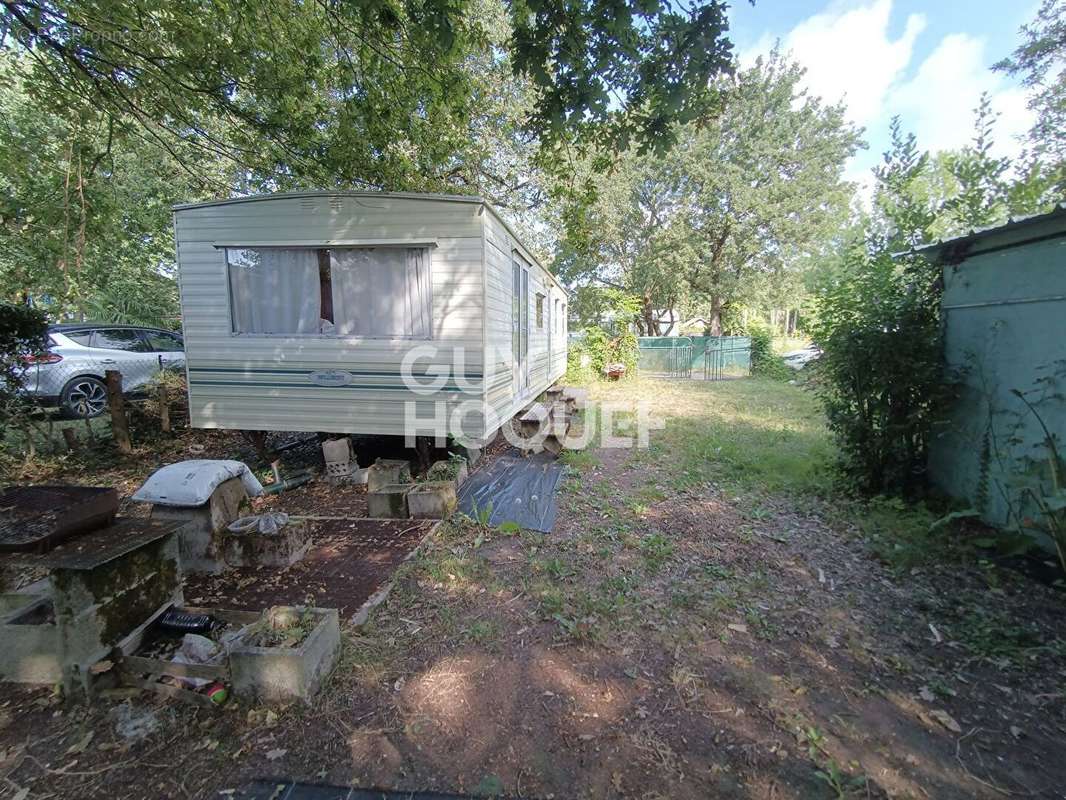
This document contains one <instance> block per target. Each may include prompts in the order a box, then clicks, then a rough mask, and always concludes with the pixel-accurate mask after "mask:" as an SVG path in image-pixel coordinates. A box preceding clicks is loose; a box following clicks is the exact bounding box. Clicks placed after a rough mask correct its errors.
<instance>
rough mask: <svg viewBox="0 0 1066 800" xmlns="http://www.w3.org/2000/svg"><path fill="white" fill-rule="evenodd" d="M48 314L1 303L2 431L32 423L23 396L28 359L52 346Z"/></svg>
mask: <svg viewBox="0 0 1066 800" xmlns="http://www.w3.org/2000/svg"><path fill="white" fill-rule="evenodd" d="M47 331H48V323H47V320H46V319H45V316H44V312H42V311H38V310H37V309H35V308H30V307H29V306H15V305H8V304H6V303H5V304H0V430H4V429H6V428H8V427H11V426H15V427H21V426H23V425H25V424H27V422H28V414H29V412H30V410H31V406H30V403H29V402H28V401H27V400H26V398H25V397H24V396H23V395H21V394H20V393H19V389H20V388H21V386H22V379H23V374H24V373H25V370H26V365H25V363H24V361H23V359H25V358H26V357H27V356H31V355H33V354H35V353H39V352H41V351H42V350H44V349H45V347H47V345H48V337H47Z"/></svg>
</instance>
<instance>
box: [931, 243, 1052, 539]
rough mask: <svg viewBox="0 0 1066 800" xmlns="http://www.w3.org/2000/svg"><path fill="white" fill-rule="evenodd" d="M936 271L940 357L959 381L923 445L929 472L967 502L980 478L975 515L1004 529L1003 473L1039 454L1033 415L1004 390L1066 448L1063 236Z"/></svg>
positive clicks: (1030, 463)
mask: <svg viewBox="0 0 1066 800" xmlns="http://www.w3.org/2000/svg"><path fill="white" fill-rule="evenodd" d="M996 244H997V242H996V240H995V239H991V240H990V241H988V242H982V249H988V248H991V247H994V246H996ZM1009 244H1010V243H1009V242H1007V245H1009ZM943 274H944V295H943V309H944V316H945V357H946V360H947V364H948V367H949V369H951V370H952V371H953V372H954V373H955V374H957V375H959V380H960V383H959V398H958V400H957V402H955V404H954V405H953V406H952V408H951V409H950V413H949V415H948V417H947V419H946V420H945V422H944V424H943V425H941V426H940V427H939V428H938V434H937V436H936V437H935V439H934V441H933V443H932V447H931V454H930V462H929V466H930V472H931V476H932V478H933V481H934V483H936V484H937V485H938V486H939V487H940V488H941V489H942V490H943V491H945V492H946V493H947V494H948V495H950V496H952V497H956V498H959V499H961V500H963V501H964V502H966V503H968V504H971V505H972V504H974V503H975V502H976V499H977V497H978V495H979V494H980V492H979V487H980V486H981V484H982V482H983V481H987V483H988V502H987V504H986V506H985V508H984V509H982V510H983V512H984V513H983V516H984V519H985V520H986V521H988V522H989V523H991V524H994V525H1004V524H1007V523H1008V522H1010V520H1009V519H1008V518H1009V516H1010V514H1009V504H1010V501H1009V498H1010V496H1011V494H1012V493H1016V489H1012V488H1011V486H1010V484H1009V483H1008V482H1007V481H1008V479H1010V480H1016V479H1017V477H1018V476H1019V475H1022V474H1025V473H1027V472H1031V471H1032V470H1033V469H1034V468H1037V469H1039V467H1038V466H1037V462H1039V464H1040V465H1043V464H1044V463H1045V459H1046V455H1047V451H1046V448H1045V447H1044V446H1043V444H1042V442H1043V439H1044V434H1043V432H1042V430H1041V428H1040V425H1039V423H1038V421H1037V419H1036V418H1035V417H1034V416H1033V415H1032V414H1031V413H1030V412H1029V411H1028V410H1027V409H1026V407H1025V405H1024V404H1023V403H1022V402H1021V401H1020V400H1019V399H1018V398H1017V397H1016V396H1014V395H1013V394H1012V390H1019V391H1022V392H1025V393H1027V394H1026V396H1027V398H1029V399H1030V400H1031V401H1032V402H1034V404H1035V405H1036V408H1037V411H1038V412H1039V413H1040V415H1041V417H1042V418H1043V420H1044V422H1045V423H1046V424H1047V425H1048V427H1049V428H1050V430H1051V431H1052V433H1053V434H1054V435H1055V436H1057V438H1058V442H1059V447H1060V449H1061V450H1063V451H1066V448H1064V444H1066V400H1064V397H1063V389H1064V388H1066V239H1064V238H1054V239H1049V240H1046V241H1040V242H1030V243H1026V244H1018V245H1015V246H1005V249H1002V250H999V251H998V252H985V253H983V254H980V255H975V256H972V257H970V258H968V259H966V260H965V261H963V262H962V263H961V264H960V265H958V266H949V267H945V268H944V273H943ZM983 454H985V455H983ZM985 462H987V466H984V464H985ZM982 476H984V478H983V477H982ZM1019 511H1021V512H1023V513H1024V512H1025V509H1019Z"/></svg>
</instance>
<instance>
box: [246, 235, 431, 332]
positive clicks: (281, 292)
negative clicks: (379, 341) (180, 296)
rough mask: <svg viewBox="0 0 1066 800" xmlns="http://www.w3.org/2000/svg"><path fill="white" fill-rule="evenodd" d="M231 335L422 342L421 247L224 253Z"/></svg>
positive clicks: (425, 313) (426, 291)
mask: <svg viewBox="0 0 1066 800" xmlns="http://www.w3.org/2000/svg"><path fill="white" fill-rule="evenodd" d="M226 263H227V265H228V267H227V269H228V270H229V286H230V310H231V315H232V319H233V331H234V332H235V333H280V334H318V335H327V336H367V337H378V338H414V339H427V338H430V336H431V335H432V329H433V326H432V320H431V310H432V304H431V299H430V257H429V250H428V249H427V248H425V247H350V248H329V249H327V248H321V249H316V248H310V247H305V248H295V247H257V248H227V250H226Z"/></svg>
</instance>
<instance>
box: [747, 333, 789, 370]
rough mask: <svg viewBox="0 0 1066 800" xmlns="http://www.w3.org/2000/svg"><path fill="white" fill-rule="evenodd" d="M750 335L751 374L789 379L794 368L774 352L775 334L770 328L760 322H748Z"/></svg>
mask: <svg viewBox="0 0 1066 800" xmlns="http://www.w3.org/2000/svg"><path fill="white" fill-rule="evenodd" d="M747 331H748V336H749V338H750V339H751V374H752V375H758V376H760V377H763V378H774V379H776V380H788V379H789V378H791V377H792V370H790V369H789V368H788V367H787V366H785V362H784V361H783V360H782V359H781V356H779V355H778V354H777V353H775V352H774V336H773V334H772V333H771V332H770V329H769V328H768V327H767V326H766V325H763V324H762V323H759V322H753V323H749V324H748V328H747Z"/></svg>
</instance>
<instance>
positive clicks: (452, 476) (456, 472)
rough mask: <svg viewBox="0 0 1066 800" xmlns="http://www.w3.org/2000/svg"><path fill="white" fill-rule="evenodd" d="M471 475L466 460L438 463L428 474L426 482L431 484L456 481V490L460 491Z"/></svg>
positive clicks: (435, 463)
mask: <svg viewBox="0 0 1066 800" xmlns="http://www.w3.org/2000/svg"><path fill="white" fill-rule="evenodd" d="M469 474H470V470H469V468H468V467H467V465H466V460H465V459H464V460H463V461H436V462H434V464H433V466H432V467H430V468H429V470H428V471H427V472H426V480H427V481H429V482H431V483H437V482H439V481H447V480H450V481H454V482H455V488H456V489H458V488H459V487H460V486H462V485H463V481H465V480H466V477H467V475H469Z"/></svg>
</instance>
